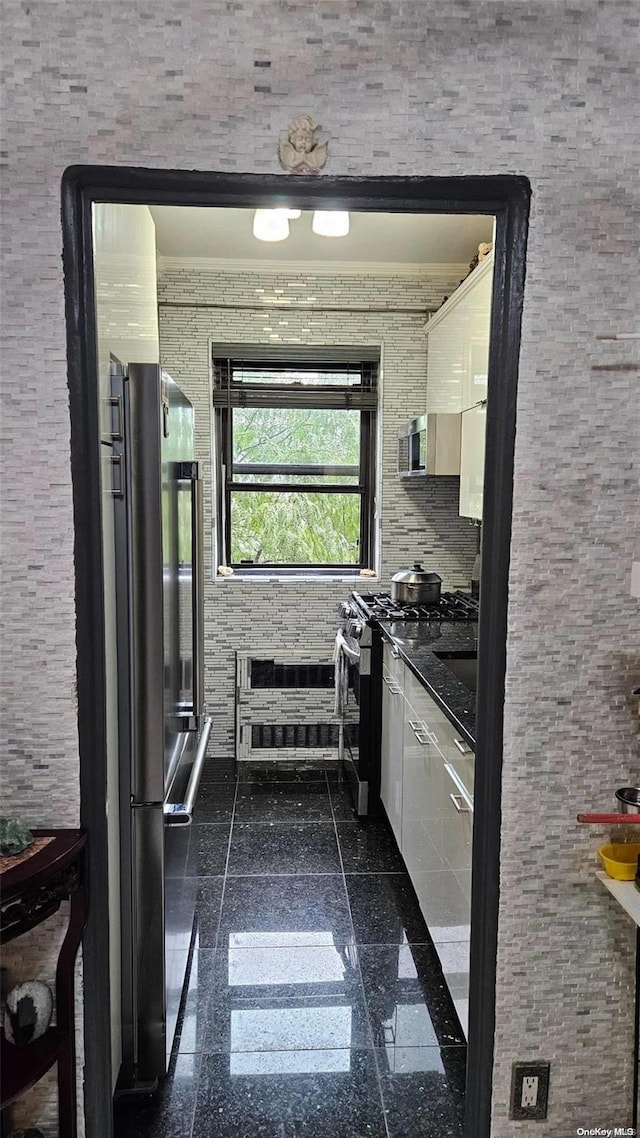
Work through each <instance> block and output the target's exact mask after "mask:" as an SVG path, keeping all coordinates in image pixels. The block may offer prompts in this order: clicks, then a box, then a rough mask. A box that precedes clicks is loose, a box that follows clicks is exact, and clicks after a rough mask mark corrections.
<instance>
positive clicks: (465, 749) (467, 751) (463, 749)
mask: <svg viewBox="0 0 640 1138" xmlns="http://www.w3.org/2000/svg"><path fill="white" fill-rule="evenodd" d="M453 742H454V745H455V746H456V747H457V748H458V750H459V752H460V754H461V755H471V754H473V751H472V749H471V747H470V746H469V744H468V743H465V741H464V739H454V740H453Z"/></svg>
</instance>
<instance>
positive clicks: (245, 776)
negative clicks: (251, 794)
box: [238, 764, 327, 787]
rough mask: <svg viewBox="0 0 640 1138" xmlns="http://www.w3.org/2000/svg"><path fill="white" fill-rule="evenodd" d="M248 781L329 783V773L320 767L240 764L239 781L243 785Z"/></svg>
mask: <svg viewBox="0 0 640 1138" xmlns="http://www.w3.org/2000/svg"><path fill="white" fill-rule="evenodd" d="M247 782H321V783H322V784H323V785H324V786H326V785H327V775H326V772H325V770H324V769H322V768H320V767H306V768H302V769H300V768H298V767H288V766H286V765H282V766H279V767H258V766H254V767H252V766H249V765H244V764H241V765H240V774H239V777H238V783H239V785H240V786H241V787H242V786H243V785H244V784H245V783H247Z"/></svg>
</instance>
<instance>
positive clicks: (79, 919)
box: [0, 830, 87, 1138]
mask: <svg viewBox="0 0 640 1138" xmlns="http://www.w3.org/2000/svg"><path fill="white" fill-rule="evenodd" d="M33 836H34V839H35V841H34V843H33V846H30V847H29V848H28V849H26V850H24V852H23V853H22V854H18V855H17V857H12V858H2V859H0V893H1V900H0V943H1V944H7V943H8V942H9V941H12V940H14V939H15V938H16V937H19V936H21V935H22V934H23V933H26V932H28V931H29V929H33V928H35V927H36V925H40V924H42V922H43V921H45V920H46V919H47V918H48V917H50V916H51V915H52V914H53V913H55V912H57V910H58V909H59V908H60V904H61V902H62V901H64V900H66V899H67V898H69V899H70V901H71V910H70V914H69V924H68V926H67V931H66V933H65V937H64V941H63V942H62V946H61V948H60V953H59V955H58V962H57V965H56V1024H55V1026H54V1027H49V1028H48V1030H47V1031H46V1032H45V1033H44V1035H42V1036H40V1038H39V1039H36V1040H35V1042H34V1043H31V1044H29V1045H28V1046H26V1047H16V1046H14V1045H13V1044H12V1043H8V1042H7V1041H6V1040H5V1038H4V1034H3V1035H2V1044H1V1061H2V1090H1V1099H2V1101H1V1105H2V1106H3V1107H4V1106H7V1105H8V1104H9V1103H10V1102H13V1100H14V1099H16V1098H17V1097H18V1095H20V1094H22V1093H23V1091H26V1090H28V1089H29V1087H32V1086H33V1085H34V1083H37V1082H38V1080H39V1079H41V1078H42V1076H43V1075H44V1074H45V1073H46V1072H47V1071H48V1070H49V1068H50V1067H52V1066H53V1064H54V1063H55V1062H56V1061H57V1064H58V1126H59V1131H60V1138H76V1134H77V1118H76V1050H75V1016H74V992H73V986H74V985H73V979H74V976H73V973H74V964H75V959H76V955H77V952H78V947H79V945H80V941H81V939H82V930H83V929H84V926H85V923H86V919H87V893H86V865H85V862H86V846H87V836H86V834H85V833H84V832H83V831H82V830H33Z"/></svg>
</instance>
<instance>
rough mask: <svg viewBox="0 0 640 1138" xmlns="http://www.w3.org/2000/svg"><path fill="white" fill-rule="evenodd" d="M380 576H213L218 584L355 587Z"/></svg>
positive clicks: (341, 574) (373, 582) (374, 581)
mask: <svg viewBox="0 0 640 1138" xmlns="http://www.w3.org/2000/svg"><path fill="white" fill-rule="evenodd" d="M380 581H381V578H380V577H360V576H359V575H358V574H357V573H335V574H333V573H331V574H329V573H327V574H324V573H287V574H286V575H285V574H278V573H273V574H271V573H270V574H268V575H267V574H266V573H265V574H264V575H263V574H262V573H260V574H257V573H240V572H235V573H232V574H231V575H230V576H229V577H226V576H221V575H220V574H216V576H215V577H213V582H214V584H216V585H233V584H234V583H236V584H237V583H238V582H239V583H241V584H243V585H246V584H253V585H270V584H278V585H283V584H284V585H286V584H290V585H297V584H298V583H299V582H304V583H305V584H315V585H335V584H344V583H345V582H346V583H347V584H350V585H351V586H352V587H353V588H355V587H356V586H357V585H360V586H365V585H366V586H370V585H379V584H380Z"/></svg>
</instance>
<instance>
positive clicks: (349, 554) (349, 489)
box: [213, 345, 378, 572]
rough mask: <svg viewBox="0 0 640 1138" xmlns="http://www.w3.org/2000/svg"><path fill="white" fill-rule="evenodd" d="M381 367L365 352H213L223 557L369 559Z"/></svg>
mask: <svg viewBox="0 0 640 1138" xmlns="http://www.w3.org/2000/svg"><path fill="white" fill-rule="evenodd" d="M377 374H378V364H377V358H374V355H373V353H372V350H371V349H356V350H355V352H354V349H345V348H335V349H322V350H319V349H317V348H316V349H314V348H305V349H301V350H300V351H296V350H295V349H294V350H293V351H292V350H290V349H289V348H287V349H286V350H285V349H280V348H274V349H269V348H268V347H260V346H258V345H256V346H255V347H251V348H248V347H246V346H237V347H233V348H231V349H229V348H226V349H225V350H224V354H223V350H222V349H217V350H215V351H214V358H213V376H214V395H213V401H214V408H215V422H216V450H217V474H218V477H217V491H218V509H217V517H218V549H219V552H220V553H221V554H222V555H223V556H222V557H219V560H222V561H224V562H225V563H226V564H227V565H230V566H232V567H233V568H234V569H243V570H249V571H251V570H254V571H255V570H261V569H273V568H278V569H285V570H295V569H302V568H305V569H314V570H317V571H323V570H324V571H327V572H330V571H335V570H339V569H349V570H351V569H354V570H358V569H362V568H366V567H368V566H370V565H371V563H372V560H373V507H374V489H373V488H374V478H375V454H374V450H375V413H376V397H377Z"/></svg>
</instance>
